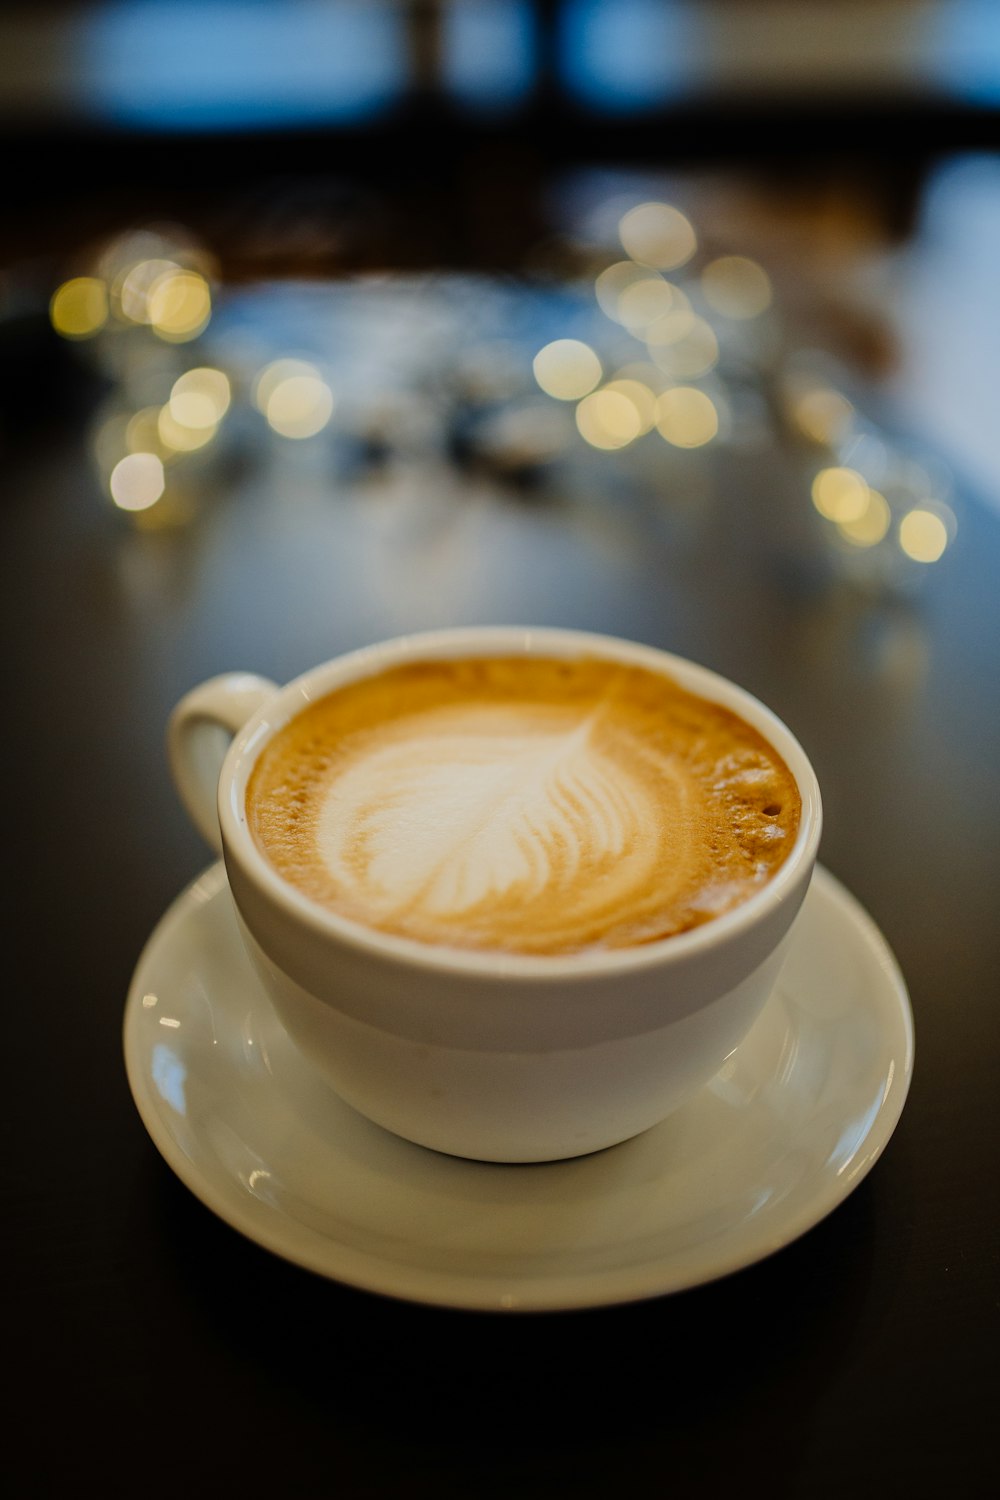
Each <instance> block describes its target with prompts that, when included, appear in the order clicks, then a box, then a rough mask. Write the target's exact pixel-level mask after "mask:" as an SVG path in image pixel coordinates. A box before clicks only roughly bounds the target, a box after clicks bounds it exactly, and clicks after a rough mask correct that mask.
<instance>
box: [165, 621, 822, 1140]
mask: <svg viewBox="0 0 1000 1500" xmlns="http://www.w3.org/2000/svg"><path fill="white" fill-rule="evenodd" d="M520 654H524V655H526V656H530V655H532V654H535V655H542V656H548V657H553V656H555V657H573V656H580V655H586V656H591V657H594V656H597V657H602V658H608V659H610V660H612V661H621V662H624V663H627V664H632V665H635V666H639V667H645V668H647V669H649V670H652V671H654V672H662V673H665V674H667V675H668V676H670V677H671V678H673V679H674V681H676V682H678V683H680V684H681V686H682V687H684V688H687V689H688V690H690V691H691V692H694V693H697V694H698V695H700V696H701V697H703V698H708V699H711V700H712V701H714V702H717V703H721V704H723V705H724V706H725V707H726V708H728V709H730V710H732V711H734V712H735V713H737V714H738V715H740V717H742V718H743V719H745V720H746V721H747V722H748V723H750V724H752V725H753V726H754V727H755V728H756V729H758V730H759V731H760V732H761V733H762V734H763V735H764V737H765V738H766V739H767V740H768V741H769V742H770V744H772V745H773V746H774V748H775V749H776V750H777V751H778V752H779V754H780V755H781V756H782V758H783V759H784V761H785V763H786V764H787V766H788V767H789V769H790V771H791V772H792V774H793V776H794V777H795V780H796V783H797V785H798V789H799V792H800V794H801V798H802V816H801V822H800V826H799V831H798V835H797V838H796V841H795V844H794V847H793V849H792V851H791V853H790V854H789V855H788V857H787V858H786V860H785V862H784V863H783V864H782V865H781V866H780V867H779V868H778V870H777V871H776V873H775V874H774V876H773V877H772V878H771V880H770V881H769V882H768V884H766V885H765V886H763V887H761V888H760V889H759V890H758V891H756V892H755V893H754V894H753V895H751V896H750V897H749V899H748V900H746V901H745V902H743V903H742V905H739V906H737V907H736V908H735V909H733V910H731V911H729V912H727V913H725V914H724V915H722V916H719V917H716V918H714V919H713V920H711V921H709V922H707V923H705V924H704V925H703V926H700V927H697V928H695V929H693V930H691V931H688V932H683V933H679V934H677V935H675V936H673V937H668V938H664V939H662V940H660V941H658V942H653V943H648V944H643V945H641V946H637V947H634V948H621V949H614V950H610V951H605V952H598V953H587V954H573V955H569V956H565V957H548V956H544V957H531V956H526V955H518V954H505V953H504V954H501V953H486V952H478V951H477V952H472V951H465V950H460V949H457V948H448V947H444V946H438V945H432V944H426V943H421V942H417V941H415V940H412V939H408V938H402V937H396V936H392V935H389V934H386V933H383V932H378V931H376V930H374V929H373V928H368V927H365V926H363V925H361V924H359V923H357V922H355V921H351V920H349V919H347V918H345V917H341V916H337V915H335V914H334V913H332V912H330V911H327V910H326V909H324V908H321V907H320V906H318V905H316V904H315V903H314V902H312V901H310V900H309V899H308V898H307V897H306V896H304V895H302V894H301V893H300V892H299V891H298V890H296V889H295V887H294V886H292V885H290V884H289V883H288V882H287V881H285V880H284V879H283V878H282V877H281V876H280V875H279V874H278V873H277V871H276V870H275V869H274V868H273V866H271V865H270V864H269V863H268V861H267V860H266V858H265V857H264V855H263V854H262V853H261V851H260V850H259V849H258V847H257V845H256V844H255V842H254V839H253V837H252V835H251V833H250V829H249V827H248V825H247V817H246V805H245V799H246V789H247V782H248V780H249V777H250V773H251V771H252V769H253V766H254V762H255V760H256V758H257V756H258V755H259V753H260V751H261V748H262V747H263V746H264V745H265V744H266V743H267V741H268V740H269V739H270V738H271V737H272V735H274V734H275V732H276V731H277V730H280V729H281V728H282V726H283V725H285V724H287V723H288V721H289V720H290V719H292V718H293V717H294V716H295V715H296V714H297V713H299V712H300V711H301V710H302V709H303V708H304V707H305V706H306V705H307V704H308V703H311V702H313V701H314V700H316V699H317V698H321V697H323V696H324V695H325V694H327V693H329V692H332V691H333V690H334V689H335V688H338V687H340V686H342V685H343V684H345V683H348V682H351V681H353V680H355V679H357V678H361V677H366V676H370V675H373V674H377V673H379V672H381V671H383V670H385V669H387V668H390V667H393V666H397V665H399V664H401V663H403V662H406V661H419V660H427V659H440V658H443V657H447V658H454V657H461V656H474V655H520ZM230 741H231V743H230ZM227 744H228V750H227V751H226V753H225V755H224V758H223V755H222V751H223V750H224V748H225V746H226V745H227ZM168 745H169V752H170V760H171V766H172V770H173V774H174V778H175V780H176V783H177V787H178V790H179V792H180V795H181V797H182V800H183V801H184V803H185V805H186V807H187V808H188V811H189V812H190V814H191V816H192V818H193V819H194V822H195V824H196V826H197V827H198V828H199V830H200V831H201V832H202V834H203V835H204V836H205V837H206V839H207V840H208V841H209V843H210V844H211V845H212V847H213V848H215V849H216V850H217V851H221V853H222V854H223V856H224V858H225V863H226V870H227V872H228V876H229V884H230V887H231V890H232V894H233V900H234V902H235V906H236V911H237V915H238V918H239V924H240V928H241V930H242V933H243V937H244V940H245V943H246V947H247V951H248V953H249V955H250V958H251V960H252V961H253V964H254V967H255V968H256V970H257V973H258V974H259V976H260V979H261V981H262V983H263V986H264V989H265V991H266V993H267V995H268V996H269V998H270V1000H271V1003H272V1004H273V1006H274V1009H275V1011H276V1012H277V1014H278V1016H279V1018H280V1020H281V1021H282V1023H283V1025H284V1026H285V1028H286V1030H287V1031H288V1032H289V1034H290V1036H291V1037H292V1039H293V1040H294V1042H295V1043H296V1044H297V1046H298V1048H299V1049H300V1051H301V1052H302V1053H303V1054H304V1055H305V1056H306V1057H307V1058H308V1060H309V1061H310V1062H311V1063H312V1064H313V1065H314V1066H315V1067H316V1068H317V1069H319V1070H320V1071H321V1072H322V1073H323V1074H324V1075H325V1077H326V1079H327V1080H328V1082H329V1083H331V1084H332V1085H333V1088H334V1089H335V1090H336V1091H337V1093H338V1094H339V1095H340V1096H341V1097H342V1098H343V1099H345V1100H346V1101H347V1102H348V1103H349V1104H351V1105H353V1106H354V1108H356V1109H357V1110H359V1111H360V1112H361V1113H362V1114H364V1115H367V1116H368V1117H369V1118H370V1119H372V1120H374V1121H376V1122H377V1123H378V1124H380V1125H382V1126H384V1127H386V1128H387V1129H389V1130H392V1131H395V1132H396V1133H397V1134H398V1135H401V1136H404V1137H406V1138H407V1139H409V1140H411V1141H416V1142H418V1143H420V1144H421V1145H424V1146H429V1147H433V1148H434V1149H436V1150H438V1151H444V1152H448V1153H450V1154H452V1155H456V1156H465V1157H472V1158H476V1159H481V1160H488V1161H507V1162H528V1161H551V1160H556V1159H559V1158H563V1157H571V1156H580V1155H583V1154H585V1153H587V1152H591V1151H597V1150H599V1149H601V1148H602V1147H606V1146H612V1145H614V1144H615V1143H617V1142H619V1141H624V1140H627V1139H628V1138H629V1137H631V1136H634V1135H637V1134H639V1132H641V1131H643V1130H646V1129H648V1128H649V1127H650V1126H652V1125H655V1124H656V1123H657V1122H658V1121H660V1120H662V1119H664V1118H665V1117H666V1116H667V1115H669V1114H670V1113H671V1112H672V1111H673V1110H674V1109H676V1108H677V1106H678V1105H679V1104H681V1103H682V1102H683V1101H684V1100H685V1099H687V1098H689V1097H690V1096H691V1095H692V1094H693V1093H694V1092H695V1091H696V1090H698V1089H699V1088H701V1087H702V1086H703V1085H704V1084H705V1083H707V1082H708V1080H709V1079H711V1078H712V1076H713V1075H714V1074H715V1073H716V1072H717V1071H718V1070H719V1069H720V1068H721V1067H722V1065H723V1064H724V1062H725V1061H726V1059H727V1058H728V1057H729V1056H730V1054H731V1053H732V1052H733V1051H734V1050H735V1049H736V1047H737V1046H738V1045H739V1043H740V1042H741V1041H742V1040H743V1038H744V1037H745V1035H746V1033H747V1032H748V1030H749V1029H750V1027H751V1025H752V1024H753V1022H754V1020H755V1018H756V1017H757V1015H758V1014H759V1012H760V1010H761V1009H762V1007H763V1005H764V1002H765V1001H766V1000H767V998H768V996H769V994H770V993H771V991H772V989H773V987H774V983H775V980H776V978H777V975H778V971H779V969H780V967H781V963H782V960H783V958H784V955H785V951H786V948H787V944H788V941H789V933H790V930H791V927H792V923H793V922H794V920H795V916H796V914H797V912H798V910H799V908H800V906H801V904H802V901H803V899H804V897H805V894H806V891H807V889H808V887H809V881H810V879H811V876H812V872H813V868H814V865H815V861H816V852H817V849H818V846H819V838H820V825H821V816H822V815H821V804H820V793H819V787H818V785H817V782H816V777H815V774H814V772H813V770H812V767H811V765H810V763H809V761H808V759H807V757H806V755H805V753H804V751H803V750H802V748H801V746H800V745H799V744H798V742H797V740H796V739H795V738H794V737H793V736H792V734H791V733H790V732H789V730H788V729H787V728H786V727H785V726H784V725H783V724H782V723H781V722H780V720H779V719H777V718H776V717H775V716H774V714H772V713H771V712H770V711H769V710H768V709H767V708H765V707H764V706H763V705H762V704H761V703H759V702H758V701H757V700H756V699H755V698H753V697H751V696H750V695H749V694H748V693H746V692H744V691H743V690H742V689H741V688H738V687H736V686H734V685H733V684H732V683H730V682H727V681H726V680H725V679H723V678H721V677H719V676H717V675H716V674H715V673H713V672H710V671H708V670H706V669H705V668H703V667H699V666H695V665H693V664H692V663H690V662H687V661H684V660H682V659H680V658H678V657H674V656H670V655H668V654H667V653H665V652H662V651H657V650H654V649H652V648H651V647H647V646H640V645H634V644H631V643H628V642H625V641H620V640H615V639H612V638H610V637H607V636H599V635H591V634H587V633H584V632H580V631H567V630H548V629H539V630H532V629H524V628H519V627H517V628H515V627H510V628H507V627H499V628H497V627H484V628H478V627H473V628H468V629H461V628H460V629H455V630H446V631H440V632H434V633H430V634H423V635H412V636H406V637H402V638H401V639H398V640H394V641H388V642H386V643H384V644H381V645H377V646H372V647H368V648H366V649H364V650H361V651H355V652H352V653H351V654H350V655H347V656H342V657H340V658H339V659H337V660H336V661H332V662H328V663H327V664H326V665H324V666H320V667H316V668H315V670H313V671H311V672H306V673H305V674H304V675H303V676H301V677H298V678H296V680H295V681H294V682H292V683H289V685H288V686H287V687H284V688H279V687H277V686H276V685H275V684H274V683H272V682H268V681H266V680H265V679H263V678H259V677H254V676H251V675H250V674H247V673H234V674H230V675H227V676H223V677H216V678H213V679H212V680H211V681H209V682H206V683H203V684H202V685H201V686H200V687H198V688H195V689H194V690H193V692H191V693H189V694H188V695H187V696H186V697H185V698H184V699H182V701H181V702H180V703H179V704H178V706H177V708H176V709H175V710H174V713H173V715H172V716H171V720H170V727H169V735H168ZM220 764H221V772H220V769H219V768H220Z"/></svg>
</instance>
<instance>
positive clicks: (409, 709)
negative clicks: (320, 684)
mask: <svg viewBox="0 0 1000 1500" xmlns="http://www.w3.org/2000/svg"><path fill="white" fill-rule="evenodd" d="M475 665H476V664H475V663H462V664H461V669H459V667H458V664H454V663H450V664H441V668H442V670H441V680H440V681H439V682H437V684H436V685H435V682H434V673H433V672H430V671H428V669H423V670H422V671H418V672H417V675H416V677H415V678H413V679H412V680H410V681H407V680H406V679H405V676H401V675H400V673H399V672H397V673H396V674H386V675H385V676H384V677H383V678H379V679H375V680H374V681H375V682H376V683H380V684H381V685H382V688H383V689H384V693H383V701H382V707H381V714H380V715H378V714H377V713H376V707H377V706H376V702H375V701H374V699H372V701H370V702H368V703H367V704H365V702H364V701H363V700H364V699H365V698H371V697H372V690H371V687H370V686H368V687H367V688H365V687H363V686H362V687H361V688H359V689H356V690H354V691H352V690H351V689H344V690H342V691H341V692H340V693H335V694H332V695H331V696H330V698H328V699H325V700H322V702H321V703H319V704H316V705H313V707H312V708H311V709H310V710H308V711H307V712H306V713H305V714H303V715H302V716H300V720H296V721H293V725H292V726H290V730H291V733H289V731H288V730H286V731H284V732H283V734H282V735H279V736H278V738H277V740H276V741H274V742H272V746H271V747H269V752H266V753H265V756H263V757H262V761H261V765H260V767H259V768H258V771H257V772H256V773H255V776H254V779H253V782H252V783H251V795H250V806H251V822H252V826H253V827H254V831H255V834H256V836H257V838H258V842H259V843H260V844H261V846H262V847H263V849H264V851H265V852H266V853H267V854H268V856H269V857H270V858H271V859H272V861H273V862H274V863H275V865H276V866H277V868H278V869H279V871H280V872H281V873H282V874H284V875H286V876H287V878H289V879H290V880H291V881H292V883H293V884H295V885H296V886H298V887H299V888H300V889H301V890H303V891H304V893H305V894H306V895H308V896H310V897H312V898H313V899H316V900H318V901H320V902H322V903H323V904H325V905H328V906H330V907H332V908H333V909H334V910H336V911H339V912H341V913H342V914H344V915H346V916H349V917H352V918H354V919H356V920H358V921H361V922H364V923H366V924H368V925H370V926H374V927H377V928H379V929H382V930H385V931H389V932H395V933H398V934H401V935H404V936H409V937H414V938H416V939H418V940H421V941H424V942H432V943H447V944H456V945H458V946H467V947H479V948H497V949H509V950H513V951H523V952H537V953H566V952H574V951H580V950H583V949H586V948H588V947H594V946H598V947H600V946H622V945H626V944H629V943H637V942H647V941H650V940H651V939H653V938H656V937H661V936H667V935H669V934H670V933H672V932H675V931H680V930H683V929H684V928H686V927H691V926H693V925H696V924H697V923H699V922H702V921H705V920H708V919H709V918H711V917H712V916H714V915H716V914H717V913H718V912H719V911H722V910H725V909H727V908H728V906H730V905H732V904H734V903H735V902H736V901H738V900H741V899H743V898H744V897H745V896H746V895H747V894H748V893H749V891H750V890H751V889H753V888H754V886H756V885H757V884H759V883H760V882H761V880H762V879H766V878H767V877H768V875H769V874H770V873H771V871H772V869H773V868H774V867H775V866H776V864H777V863H778V862H780V859H781V858H783V857H784V854H785V852H786V851H787V847H790V841H789V840H788V834H789V832H791V831H793V826H792V823H791V822H790V819H789V814H790V813H791V812H792V810H793V809H792V804H793V802H794V798H795V794H794V788H790V787H789V786H788V785H787V784H784V783H782V781H781V775H780V773H781V772H782V771H784V776H785V778H786V781H787V780H790V778H788V773H787V771H785V770H784V767H783V765H782V763H781V762H780V761H779V760H778V758H777V757H776V756H775V754H774V752H773V751H770V747H766V746H765V745H764V742H763V741H761V740H759V737H758V736H756V735H755V734H754V732H753V731H752V730H750V728H749V726H747V725H743V724H742V721H739V720H734V719H733V716H731V715H724V718H722V719H720V715H723V711H722V710H718V709H715V708H714V707H712V706H710V705H704V708H705V710H710V712H709V720H710V725H709V727H710V728H712V729H714V731H715V733H714V735H713V734H712V733H706V723H705V720H704V715H701V716H698V715H695V716H694V724H693V725H692V723H690V722H687V723H686V724H678V723H675V724H674V726H673V729H672V730H671V729H669V728H668V725H667V721H666V718H665V716H664V713H663V709H664V700H666V701H667V702H674V701H675V700H676V699H677V695H678V694H679V693H680V690H679V689H678V688H676V687H675V686H674V685H673V684H669V685H668V684H666V683H665V682H664V680H663V679H660V678H656V677H653V674H650V673H635V672H633V671H631V670H630V671H629V672H628V673H624V674H623V672H622V670H621V669H617V668H615V667H613V666H611V665H608V664H604V663H590V664H587V666H586V670H584V668H583V667H581V669H580V671H581V672H582V676H581V675H579V674H577V675H576V676H574V675H573V674H572V673H571V672H568V670H567V664H565V663H535V662H533V663H531V664H530V672H531V676H530V679H529V681H528V683H527V684H525V683H521V684H520V685H519V684H518V674H517V673H516V672H514V671H513V664H512V663H510V662H508V663H505V664H504V668H505V669H504V670H501V669H500V664H494V668H495V670H493V671H491V670H490V669H489V663H485V664H483V670H482V672H481V673H480V674H479V676H478V678H477V674H476V673H475V672H474V671H473V670H472V669H473V668H474V667H475ZM546 667H548V668H549V669H552V670H550V671H549V673H548V675H546V670H545V669H546ZM407 670H412V669H400V671H401V672H402V673H403V674H405V672H406V671H407ZM394 676H396V677H398V678H399V680H398V681H397V682H395V683H393V684H391V685H390V683H389V680H388V679H389V678H391V677H394ZM636 676H638V677H640V678H642V679H651V682H650V681H645V680H644V681H643V682H642V683H641V684H640V686H641V688H642V691H640V692H638V693H636V692H635V691H631V692H630V691H629V689H630V688H632V689H634V688H635V686H636V685H635V684H634V683H630V682H629V681H627V679H629V678H632V677H636ZM456 679H458V680H457V681H456ZM480 679H481V680H480ZM549 679H551V680H549ZM654 689H655V691H654ZM683 698H684V699H686V700H688V701H687V703H686V704H683V709H684V713H686V715H687V719H688V720H690V719H691V710H690V704H691V703H698V702H699V701H700V700H696V699H692V698H691V697H690V695H688V694H684V695H683ZM435 700H436V701H435ZM657 703H658V705H659V709H660V713H659V714H657V713H656V711H655V710H656V707H657ZM675 717H676V716H675ZM683 717H684V716H683V714H682V715H681V718H682V719H683ZM730 721H731V722H730ZM733 725H739V726H740V728H739V730H738V731H735V730H734V729H733ZM722 729H725V731H726V733H725V734H724V735H722V734H720V731H721V730H722ZM762 747H764V749H763V751H762ZM764 751H766V752H767V753H764ZM779 783H780V784H779ZM790 792H791V795H790ZM765 806H767V808H768V809H769V811H767V812H766V813H765V812H764V811H763V808H764V807H765ZM775 808H779V809H780V811H779V812H778V813H777V814H776V813H775ZM781 812H784V813H785V817H784V818H782V816H781ZM751 815H752V816H751ZM796 817H797V814H796ZM751 822H753V824H754V826H753V827H751V826H750V824H751Z"/></svg>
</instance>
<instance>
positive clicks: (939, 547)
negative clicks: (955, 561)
mask: <svg viewBox="0 0 1000 1500" xmlns="http://www.w3.org/2000/svg"><path fill="white" fill-rule="evenodd" d="M899 545H900V546H901V547H902V549H903V551H904V552H905V553H906V555H907V557H909V558H912V560H913V561H914V562H919V563H933V562H937V560H938V558H939V557H940V556H941V555H942V554H943V552H944V550H945V548H946V547H947V545H948V528H947V526H946V525H945V522H944V520H943V519H942V517H941V516H939V515H937V514H936V513H935V512H934V511H933V510H927V509H925V508H924V507H923V506H916V507H915V508H914V509H913V510H910V511H907V513H906V515H905V516H904V517H903V519H902V520H901V521H900V523H899Z"/></svg>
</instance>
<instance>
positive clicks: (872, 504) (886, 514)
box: [837, 489, 892, 547]
mask: <svg viewBox="0 0 1000 1500" xmlns="http://www.w3.org/2000/svg"><path fill="white" fill-rule="evenodd" d="M891 524H892V511H891V510H890V508H889V502H888V500H886V498H885V496H884V495H883V494H881V493H880V492H879V491H878V490H871V489H870V490H869V491H868V496H867V500H866V504H865V508H864V510H863V511H862V512H861V514H860V515H859V516H857V517H856V518H855V519H854V520H852V521H840V522H839V523H838V526H837V529H838V531H839V532H840V535H841V536H842V537H843V538H844V540H845V541H847V542H850V543H851V545H852V546H854V547H875V546H877V545H878V543H879V542H880V541H881V540H882V538H883V537H884V536H885V535H886V533H887V532H888V530H889V527H890V525H891Z"/></svg>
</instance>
